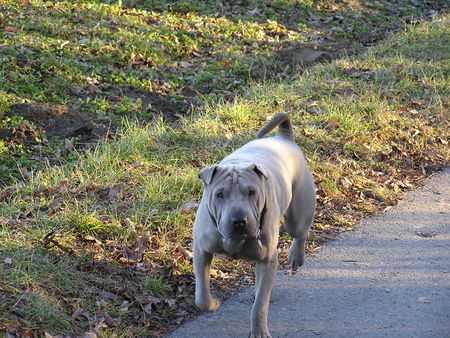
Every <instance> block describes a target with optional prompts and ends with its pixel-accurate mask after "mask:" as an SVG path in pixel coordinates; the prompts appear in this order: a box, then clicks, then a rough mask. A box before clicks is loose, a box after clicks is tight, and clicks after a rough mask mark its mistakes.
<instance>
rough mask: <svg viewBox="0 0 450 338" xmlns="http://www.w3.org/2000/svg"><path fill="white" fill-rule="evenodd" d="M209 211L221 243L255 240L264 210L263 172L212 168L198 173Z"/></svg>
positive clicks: (253, 166)
mask: <svg viewBox="0 0 450 338" xmlns="http://www.w3.org/2000/svg"><path fill="white" fill-rule="evenodd" d="M199 177H200V178H201V179H202V181H203V183H204V194H205V195H206V196H205V197H206V198H207V199H208V211H209V214H210V216H211V219H212V221H213V222H214V223H215V225H216V226H217V229H218V231H219V232H220V234H221V236H222V237H223V238H224V239H250V238H255V237H256V236H257V235H258V233H259V229H260V224H261V222H262V217H263V215H264V208H265V189H264V187H265V186H266V182H265V180H266V179H267V174H266V172H265V170H264V168H262V167H260V166H258V165H256V164H254V163H249V162H247V163H245V164H228V165H213V166H211V167H208V168H205V169H203V170H202V171H200V174H199Z"/></svg>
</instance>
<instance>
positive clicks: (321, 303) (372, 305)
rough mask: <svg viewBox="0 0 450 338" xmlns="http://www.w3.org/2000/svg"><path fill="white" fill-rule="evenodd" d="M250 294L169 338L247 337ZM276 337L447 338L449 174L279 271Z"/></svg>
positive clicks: (273, 314)
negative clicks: (289, 270)
mask: <svg viewBox="0 0 450 338" xmlns="http://www.w3.org/2000/svg"><path fill="white" fill-rule="evenodd" d="M251 305H252V299H251V290H245V291H243V292H241V293H239V294H237V295H235V296H234V297H231V298H230V299H228V300H227V301H225V302H224V304H222V306H221V307H220V308H219V310H218V311H217V312H215V313H206V314H203V315H201V316H200V317H198V318H196V319H195V320H193V321H191V322H189V323H186V324H185V325H183V326H181V327H179V328H178V329H177V330H176V331H174V332H172V333H171V334H170V335H169V337H217V338H218V337H247V335H248V332H249V313H250V309H251ZM269 330H270V332H271V334H272V336H273V337H450V169H447V170H445V171H443V172H441V173H438V174H437V175H435V176H433V177H432V178H431V179H428V180H427V181H426V182H425V185H424V186H423V187H422V188H420V189H418V190H415V191H411V192H409V193H408V194H407V195H406V196H405V198H404V200H402V201H401V202H400V203H399V204H398V205H397V206H395V207H394V208H392V209H390V210H389V211H387V212H385V213H382V214H379V215H376V216H374V217H371V218H369V219H367V220H365V221H363V222H361V223H360V224H359V225H358V226H357V227H356V229H355V230H354V231H351V232H346V233H343V234H342V235H340V236H338V237H337V238H336V239H335V240H333V241H331V242H329V243H328V244H327V245H325V246H324V247H322V248H321V249H320V250H319V251H318V253H317V255H316V256H315V257H311V256H308V257H307V260H306V264H305V266H304V267H303V268H302V269H301V271H300V272H298V273H297V274H296V275H294V276H287V275H286V274H285V272H282V271H280V272H279V274H278V276H277V282H276V285H275V287H274V291H273V302H272V303H271V305H270V312H269Z"/></svg>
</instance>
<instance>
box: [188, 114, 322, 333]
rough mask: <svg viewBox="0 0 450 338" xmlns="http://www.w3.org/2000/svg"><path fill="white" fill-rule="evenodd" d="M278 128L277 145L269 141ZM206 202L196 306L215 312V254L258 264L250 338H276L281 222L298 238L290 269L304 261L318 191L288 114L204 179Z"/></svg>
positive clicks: (199, 220) (199, 217)
mask: <svg viewBox="0 0 450 338" xmlns="http://www.w3.org/2000/svg"><path fill="white" fill-rule="evenodd" d="M276 127H278V132H277V134H276V135H275V136H273V137H264V136H265V135H266V134H267V133H269V132H270V131H271V130H273V129H275V128H276ZM199 177H200V179H201V180H202V181H203V196H202V199H201V202H200V204H199V208H198V210H197V214H196V219H195V225H194V272H195V303H196V305H197V306H198V307H199V308H200V309H201V310H203V311H215V310H216V309H217V308H218V307H219V305H220V301H219V300H218V299H216V298H214V297H213V296H212V295H211V292H210V266H211V260H212V257H213V254H214V253H223V254H227V255H228V256H230V257H231V258H241V259H247V260H253V261H256V271H255V275H256V286H255V300H254V304H253V307H252V310H251V316H250V326H251V331H250V336H251V337H270V333H269V330H268V327H267V315H268V311H269V303H270V297H271V292H272V286H273V282H274V279H275V274H276V271H277V265H278V253H277V245H278V236H279V228H280V223H281V218H282V217H283V216H284V219H285V222H284V228H285V230H286V231H287V233H288V234H289V235H290V236H291V237H292V238H293V241H292V244H291V246H290V248H289V254H288V262H289V265H290V267H291V268H292V269H294V270H295V269H297V268H298V267H300V266H301V265H302V264H303V263H304V260H305V241H306V238H307V235H308V231H309V228H310V226H311V223H312V221H313V218H314V212H315V205H316V193H315V191H316V189H315V186H314V181H313V178H312V175H311V172H310V170H309V169H308V166H307V164H306V161H305V157H304V155H303V153H302V151H301V150H300V148H299V147H298V146H297V145H296V144H295V141H294V134H293V131H292V124H291V121H290V118H289V116H288V115H287V114H283V113H279V114H277V115H276V116H275V117H273V119H272V120H271V121H269V123H268V124H267V125H266V126H265V127H264V128H263V129H261V130H260V131H259V132H258V133H257V134H256V139H255V140H253V141H251V142H249V143H247V144H245V145H244V146H243V147H241V148H239V149H237V150H236V151H235V152H233V153H232V154H230V155H229V156H227V157H226V158H224V159H223V160H222V161H221V162H220V163H219V164H214V165H212V166H210V167H208V168H204V169H202V170H201V171H200V173H199Z"/></svg>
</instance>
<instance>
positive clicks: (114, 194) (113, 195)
mask: <svg viewBox="0 0 450 338" xmlns="http://www.w3.org/2000/svg"><path fill="white" fill-rule="evenodd" d="M124 190H125V184H122V183H119V184H116V185H115V186H113V187H112V188H111V189H109V191H108V198H109V199H111V200H119V199H121V198H122V196H123V192H124Z"/></svg>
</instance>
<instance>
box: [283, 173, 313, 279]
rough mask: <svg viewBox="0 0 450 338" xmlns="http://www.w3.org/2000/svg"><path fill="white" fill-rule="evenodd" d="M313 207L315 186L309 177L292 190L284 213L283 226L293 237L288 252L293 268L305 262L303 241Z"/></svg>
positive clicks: (311, 217) (289, 261) (306, 234)
mask: <svg viewBox="0 0 450 338" xmlns="http://www.w3.org/2000/svg"><path fill="white" fill-rule="evenodd" d="M315 208H316V193H315V187H314V183H313V181H312V179H310V180H306V182H303V184H302V187H301V188H300V189H297V190H294V191H293V194H292V199H291V204H290V205H289V208H288V210H287V211H286V213H285V223H284V228H285V229H286V231H287V232H288V234H289V235H290V236H291V237H292V238H293V240H292V244H291V246H290V248H289V254H288V263H289V265H290V267H291V268H292V269H293V270H296V269H298V268H299V267H300V266H302V265H303V263H304V262H305V242H306V239H307V237H308V231H309V228H310V227H311V224H312V221H313V219H314V213H315Z"/></svg>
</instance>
